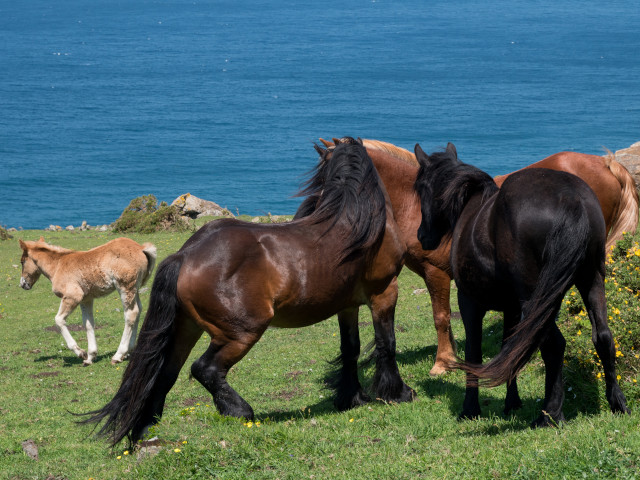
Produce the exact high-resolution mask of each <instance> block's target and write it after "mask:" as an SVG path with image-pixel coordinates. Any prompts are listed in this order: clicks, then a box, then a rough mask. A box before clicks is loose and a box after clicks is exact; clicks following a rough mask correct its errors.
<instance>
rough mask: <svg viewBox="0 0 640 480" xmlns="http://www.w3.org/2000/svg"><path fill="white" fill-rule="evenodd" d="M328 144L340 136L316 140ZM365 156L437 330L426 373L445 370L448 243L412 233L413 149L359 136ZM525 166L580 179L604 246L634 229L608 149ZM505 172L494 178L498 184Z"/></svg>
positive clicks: (450, 343)
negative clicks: (589, 193)
mask: <svg viewBox="0 0 640 480" xmlns="http://www.w3.org/2000/svg"><path fill="white" fill-rule="evenodd" d="M320 141H321V142H322V143H323V144H324V145H325V146H326V147H327V148H329V149H331V148H334V147H335V145H336V143H338V144H339V143H340V141H341V140H340V139H336V138H334V139H333V141H327V140H324V139H322V138H321V139H320ZM363 144H364V146H365V147H366V148H367V152H368V153H369V156H370V157H371V159H372V160H373V163H374V165H375V167H376V169H377V170H378V174H379V175H380V178H381V179H382V182H383V183H384V185H385V188H386V190H387V193H388V194H389V198H390V200H391V204H392V206H393V213H394V216H395V219H396V222H397V224H398V226H399V228H400V231H401V233H402V238H403V240H404V242H405V244H406V246H407V257H406V260H405V262H406V266H407V267H408V268H409V269H410V270H411V271H413V272H415V273H417V274H418V275H420V277H422V279H423V280H424V281H425V284H426V286H427V289H428V291H429V295H430V297H431V306H432V309H433V320H434V324H435V329H436V332H437V353H436V359H435V363H434V366H433V368H432V369H431V372H430V373H431V374H432V375H439V374H442V373H444V372H446V371H448V370H449V367H448V365H449V363H451V362H455V360H456V356H455V352H456V345H455V341H454V338H453V333H452V330H451V321H450V319H451V311H450V295H451V278H452V277H451V266H450V264H449V256H450V249H451V244H450V242H449V241H447V240H445V241H443V242H442V243H441V244H440V245H438V247H437V248H435V249H434V250H425V249H423V248H422V246H421V245H420V242H419V241H418V237H417V231H418V227H419V226H420V220H421V215H420V202H419V199H418V197H417V195H416V193H415V191H414V189H413V184H414V183H415V180H416V175H417V173H418V162H417V160H416V157H415V155H414V153H413V152H410V151H409V150H406V149H404V148H401V147H398V146H396V145H393V144H391V143H387V142H383V141H379V140H367V139H365V140H363ZM529 168H549V169H551V170H559V171H565V172H568V173H571V174H573V175H576V176H578V177H580V178H581V179H582V180H583V181H585V182H586V183H587V184H588V185H589V186H590V187H591V188H592V189H593V190H594V192H595V193H596V196H597V197H598V201H599V203H600V207H601V209H602V213H603V215H604V218H605V224H606V230H607V232H608V238H607V249H609V248H610V247H611V246H612V245H614V244H615V242H616V241H617V240H619V239H620V238H622V234H623V232H625V231H626V232H633V231H635V229H636V227H637V224H638V193H637V190H636V185H635V182H634V180H633V177H631V175H630V174H629V172H628V171H627V170H626V169H625V168H624V167H623V166H622V165H620V164H619V163H618V162H617V161H616V160H615V159H614V158H613V155H612V154H609V155H607V156H604V157H599V156H597V155H588V154H584V153H576V152H561V153H557V154H555V155H551V156H549V157H547V158H545V159H543V160H540V161H539V162H536V163H534V164H532V165H529V166H528V167H525V169H529ZM509 175H511V174H508V175H501V176H499V177H495V179H494V180H495V181H496V183H497V184H498V185H501V184H502V182H504V180H505V179H506V178H507V177H508V176H509Z"/></svg>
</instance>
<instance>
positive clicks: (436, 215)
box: [414, 143, 458, 250]
mask: <svg viewBox="0 0 640 480" xmlns="http://www.w3.org/2000/svg"><path fill="white" fill-rule="evenodd" d="M414 151H415V155H416V159H417V160H418V163H419V165H420V168H419V170H418V175H417V177H416V182H415V185H414V188H415V190H416V192H417V193H418V197H419V198H420V210H421V212H422V221H421V222H420V228H419V229H418V240H420V244H421V245H422V248H424V249H425V250H435V249H436V248H438V245H440V242H441V241H442V238H443V237H445V236H447V235H450V234H451V226H450V225H449V222H448V221H447V216H446V215H445V214H444V213H445V212H444V211H443V208H442V198H441V196H440V195H439V194H438V192H437V190H438V186H439V185H438V183H437V182H438V179H437V178H436V175H435V172H434V170H436V168H437V166H438V165H440V164H441V163H444V162H457V161H458V154H457V152H456V147H455V146H454V145H453V144H452V143H449V144H448V145H447V149H446V150H445V153H446V154H447V155H446V156H436V155H433V156H431V157H429V155H427V154H426V153H425V152H424V150H422V148H421V147H420V145H419V144H416V146H415V149H414Z"/></svg>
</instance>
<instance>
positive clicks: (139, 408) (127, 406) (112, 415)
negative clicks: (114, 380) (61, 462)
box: [80, 253, 183, 446]
mask: <svg viewBox="0 0 640 480" xmlns="http://www.w3.org/2000/svg"><path fill="white" fill-rule="evenodd" d="M182 261H183V256H182V255H181V254H179V253H178V254H174V255H171V256H170V257H168V258H167V259H165V260H164V261H163V262H162V263H161V264H160V266H159V267H158V272H157V273H156V277H155V279H154V281H153V287H152V289H151V298H150V300H149V307H148V309H147V314H146V316H145V319H144V323H143V324H142V328H141V329H140V333H139V335H138V343H137V344H136V347H135V349H134V350H133V352H132V354H131V358H130V360H129V364H128V365H127V368H126V370H125V372H124V375H123V377H122V382H121V384H120V388H119V389H118V392H117V393H116V394H115V396H114V397H113V399H112V400H111V401H110V402H109V403H107V404H106V405H105V406H104V407H102V408H101V409H99V410H95V411H92V412H87V413H86V414H84V415H91V416H90V417H89V418H87V419H85V420H82V421H81V422H80V423H95V424H97V423H100V422H101V421H102V420H106V421H105V423H104V425H103V426H102V428H101V429H100V431H99V432H98V434H99V435H105V436H109V437H110V439H111V444H112V446H114V445H116V444H117V443H118V442H120V440H122V439H123V438H124V437H128V438H129V441H130V442H134V441H136V440H138V439H139V438H140V437H141V436H142V435H143V434H144V429H145V428H146V427H148V426H149V425H151V424H152V423H153V422H154V417H155V416H156V414H157V412H156V410H157V406H156V405H154V402H156V398H154V393H155V392H154V389H155V387H156V384H157V383H160V382H162V381H165V380H163V379H162V378H161V377H162V373H161V372H162V367H163V365H164V363H165V360H166V358H167V357H168V355H169V354H170V353H171V350H172V347H173V342H172V339H173V336H174V335H173V334H174V331H175V318H176V313H177V309H178V307H179V300H178V297H177V283H178V275H179V273H180V267H181V266H182ZM161 401H162V403H163V404H164V396H163V397H162V399H161ZM159 408H160V413H161V412H162V405H160V407H159Z"/></svg>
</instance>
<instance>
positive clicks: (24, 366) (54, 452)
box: [0, 231, 640, 479]
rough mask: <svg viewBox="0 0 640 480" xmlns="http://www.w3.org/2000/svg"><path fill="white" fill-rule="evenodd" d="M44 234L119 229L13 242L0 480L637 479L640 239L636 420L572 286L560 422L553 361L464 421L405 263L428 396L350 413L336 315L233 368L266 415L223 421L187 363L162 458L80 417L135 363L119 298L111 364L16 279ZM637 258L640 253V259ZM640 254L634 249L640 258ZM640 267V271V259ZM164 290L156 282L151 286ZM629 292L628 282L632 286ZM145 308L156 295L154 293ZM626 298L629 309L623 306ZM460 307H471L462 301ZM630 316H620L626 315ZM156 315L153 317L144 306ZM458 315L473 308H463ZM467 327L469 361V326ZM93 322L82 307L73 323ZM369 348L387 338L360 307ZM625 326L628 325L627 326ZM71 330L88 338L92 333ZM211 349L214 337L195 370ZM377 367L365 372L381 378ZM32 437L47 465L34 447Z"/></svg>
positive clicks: (405, 355) (612, 302) (76, 244)
mask: <svg viewBox="0 0 640 480" xmlns="http://www.w3.org/2000/svg"><path fill="white" fill-rule="evenodd" d="M40 235H44V236H45V239H46V240H47V241H48V242H50V243H53V244H58V245H63V246H65V247H68V248H74V249H88V248H91V247H94V246H97V245H99V244H102V243H105V242H106V241H108V240H110V239H112V238H114V236H115V235H114V234H112V233H109V232H95V231H87V232H77V231H76V232H55V233H52V232H41V231H25V232H19V233H17V234H14V238H13V239H10V240H4V241H0V327H1V329H0V478H8V479H88V478H94V479H128V478H131V479H134V478H135V479H139V478H158V479H191V478H193V479H196V478H203V479H204V478H214V477H220V478H227V479H235V478H237V479H240V478H247V477H248V476H251V478H265V479H276V478H279V479H299V478H322V479H324V478H349V479H353V478H363V479H365V478H366V479H371V478H394V479H399V478H411V479H415V478H579V477H584V478H614V477H615V478H636V477H638V475H639V474H638V467H639V466H640V417H639V416H638V409H639V408H640V401H639V400H640V393H639V390H638V386H637V380H638V366H639V365H640V363H639V362H638V360H637V353H638V347H639V346H638V344H637V341H638V338H640V337H639V335H638V331H639V330H640V327H639V326H638V311H639V309H638V301H637V293H638V289H637V287H634V286H633V283H632V282H633V281H636V282H638V278H639V272H638V271H637V270H638V269H636V265H635V263H633V262H635V261H636V260H640V249H638V246H637V239H636V238H633V237H629V238H628V239H627V240H625V241H626V242H627V243H625V244H624V245H623V246H622V247H621V248H620V250H619V251H616V252H614V254H615V255H614V257H615V258H613V259H612V261H611V263H610V266H609V268H610V277H609V280H608V289H609V290H608V294H609V295H610V299H609V312H610V315H611V321H612V328H614V332H615V333H616V339H617V351H618V352H619V353H618V356H619V363H620V367H621V368H620V373H621V379H620V382H621V386H622V389H623V391H624V392H625V394H626V395H627V399H628V400H629V406H630V408H631V409H632V411H633V413H632V415H630V416H614V415H612V414H611V413H610V412H609V410H608V405H607V402H606V400H605V398H604V382H603V381H602V380H601V379H600V378H599V377H598V373H600V372H599V367H598V361H597V356H594V355H593V353H592V352H590V351H589V350H591V351H593V350H594V349H593V345H592V344H591V342H590V327H589V324H588V320H585V319H584V315H581V306H580V303H579V302H578V301H576V300H575V297H576V296H575V295H573V296H572V295H571V293H570V294H569V295H568V296H567V299H566V302H565V305H564V308H563V311H562V313H561V323H562V328H563V331H564V332H565V335H566V337H567V340H568V352H567V357H566V368H565V384H566V387H565V388H566V402H565V415H566V416H567V418H568V420H569V421H568V423H566V424H565V425H563V426H561V428H558V429H541V430H531V429H530V428H529V423H530V422H531V420H533V419H534V418H535V417H537V415H538V414H539V409H540V406H541V403H542V400H541V399H542V397H543V394H544V392H543V390H544V377H543V373H544V372H543V367H542V361H541V359H540V357H539V355H536V357H535V358H534V359H533V361H532V362H531V363H530V364H529V365H528V366H527V367H526V369H525V370H524V372H523V373H522V375H521V376H520V382H519V385H520V391H521V395H522V398H523V401H524V407H523V408H522V409H521V410H519V411H517V412H516V413H515V414H514V415H512V416H509V417H503V415H502V413H501V412H502V406H503V401H504V393H505V388H504V386H502V387H498V388H495V389H491V390H487V389H484V390H481V404H482V408H483V417H482V418H481V419H480V420H477V421H462V422H460V421H458V420H457V414H458V412H459V411H460V410H461V405H462V398H463V394H464V376H463V374H462V373H460V372H454V373H450V374H447V375H446V376H445V377H442V378H432V377H430V376H429V374H428V372H429V369H430V368H431V366H432V364H433V361H434V356H435V331H434V328H433V320H432V317H431V309H430V304H429V298H428V295H426V294H425V293H424V292H421V291H417V292H416V290H418V289H423V288H424V284H423V283H422V281H421V279H420V278H419V277H417V276H416V275H414V274H412V273H411V272H409V271H407V270H405V271H403V273H402V275H401V278H400V288H401V292H400V299H399V303H398V309H397V312H396V322H397V345H398V361H399V367H400V372H401V374H402V376H403V378H404V379H405V381H406V382H407V383H408V384H409V385H410V386H412V387H413V388H414V389H415V390H416V392H417V394H418V399H417V400H416V401H415V402H413V403H411V404H402V405H388V404H383V403H378V402H374V403H371V404H370V405H369V406H365V407H361V408H358V409H355V410H352V411H349V412H344V413H340V412H336V411H335V409H334V408H333V404H332V399H331V393H330V392H329V391H328V390H326V388H325V386H324V380H325V376H326V374H327V372H328V370H329V367H328V365H327V361H328V360H330V359H332V358H334V357H335V355H336V354H337V353H338V348H339V337H338V325H337V321H336V320H335V318H333V319H329V320H327V321H325V322H322V323H320V324H317V325H315V326H312V327H308V328H305V329H299V330H275V329H274V330H269V331H267V332H266V334H265V335H264V337H263V338H262V340H261V341H260V342H258V344H257V345H256V346H255V347H254V348H253V350H251V352H250V353H249V354H248V356H247V357H246V358H245V359H243V360H242V361H241V362H240V363H239V364H238V365H237V366H235V367H234V368H233V369H232V371H231V372H230V374H229V382H230V384H231V385H232V386H233V387H234V388H235V389H236V390H238V392H239V393H240V394H241V395H242V396H243V397H244V398H245V399H246V400H247V401H248V402H249V403H251V405H252V406H253V408H254V410H255V412H256V416H257V419H258V420H259V423H258V422H256V423H252V424H247V423H245V422H243V421H240V420H236V419H230V418H224V417H221V416H220V415H218V414H217V413H216V411H215V408H214V407H213V406H212V404H211V403H210V401H211V399H210V396H209V395H208V392H207V391H206V390H205V389H204V388H203V387H202V386H201V385H200V384H199V383H198V382H196V381H194V380H190V379H189V376H188V372H189V369H188V368H185V369H184V370H183V371H182V372H181V375H180V377H179V379H178V381H177V383H176V385H175V387H174V388H173V390H172V391H171V392H170V393H169V395H168V397H167V404H166V407H165V412H164V417H163V419H162V422H161V423H160V424H159V425H158V426H157V427H156V428H155V433H156V434H157V435H158V436H159V437H160V438H162V439H163V440H165V441H166V442H167V443H166V445H165V446H164V448H163V449H162V450H161V451H160V453H158V454H157V455H146V456H141V455H140V454H139V452H137V451H133V452H129V451H125V450H124V446H120V447H116V449H114V450H110V449H109V447H108V445H107V443H106V442H105V441H104V440H103V439H96V438H95V437H94V436H92V432H91V429H90V428H87V427H81V426H77V425H76V424H75V423H74V417H73V416H72V415H71V414H70V413H69V412H86V411H88V410H93V409H96V408H99V407H101V406H102V405H104V404H105V403H106V402H107V401H109V400H110V399H111V398H112V396H113V394H114V393H115V391H116V389H117V387H118V385H119V382H120V379H121V375H122V372H123V367H122V366H112V365H111V364H110V357H111V356H112V355H113V353H114V352H115V350H116V348H117V345H118V342H119V339H120V336H121V334H122V326H123V316H122V307H121V304H120V301H119V299H118V297H117V296H116V295H113V294H112V295H111V296H109V297H106V298H103V299H99V300H97V301H96V302H95V307H96V312H95V317H96V325H97V331H96V336H97V340H98V348H99V353H98V359H97V361H96V363H95V364H94V365H92V366H90V367H86V368H83V367H82V362H81V360H80V359H78V358H75V356H74V355H73V354H72V352H71V351H69V350H68V349H67V348H66V346H65V345H64V343H63V340H62V337H61V335H60V334H59V333H58V332H57V331H56V330H55V328H54V327H53V326H54V315H55V313H56V311H57V308H58V299H57V298H56V297H55V296H54V295H53V294H52V293H51V284H50V283H49V281H48V280H47V279H46V278H44V277H42V278H41V279H40V280H39V282H38V283H37V284H36V286H35V287H34V288H33V289H32V290H31V291H24V290H22V289H20V288H19V287H18V283H19V278H20V268H19V262H20V253H21V252H20V249H19V247H18V242H17V239H18V238H23V239H37V238H38V237H39V236H40ZM189 235H190V233H180V234H175V233H155V234H148V235H142V234H134V235H129V236H130V237H132V238H134V239H135V240H137V241H139V242H143V241H151V242H153V243H155V245H156V246H157V247H158V256H159V260H161V259H162V258H164V257H166V256H167V255H169V254H170V253H172V252H174V251H176V250H177V249H178V248H179V247H180V246H181V245H182V243H183V242H184V241H185V240H186V239H187V238H188V237H189ZM636 251H637V252H638V254H636V253H635V252H636ZM629 252H631V254H630V255H628V254H629ZM639 268H640V266H639ZM149 285H150V284H149ZM618 289H620V290H618ZM142 300H143V305H144V308H145V309H146V305H147V302H148V300H149V290H148V288H147V289H145V290H144V291H143V293H142ZM625 302H626V303H625ZM452 308H453V310H454V311H456V310H457V308H456V306H455V300H453V305H452ZM616 312H617V313H616ZM143 314H144V311H143ZM458 318H459V317H458ZM458 318H454V320H453V329H454V332H455V335H456V339H457V341H458V345H459V350H460V353H461V354H464V351H463V347H464V331H463V328H462V324H461V321H460V320H459V319H458ZM499 319H500V317H499V316H498V315H496V314H493V315H491V316H490V317H489V318H488V319H487V321H486V323H485V329H484V333H485V344H484V349H485V355H486V358H489V357H490V356H491V355H494V354H495V353H496V352H497V349H498V348H499V341H500V338H501V324H500V321H499ZM80 322H81V317H80V312H79V311H78V312H74V314H73V315H72V317H71V318H70V323H75V324H78V323H80ZM361 324H362V329H361V337H362V343H363V345H366V344H367V343H368V342H369V341H370V340H371V339H372V338H373V328H372V326H371V319H370V316H369V313H368V311H367V310H366V309H363V310H362V311H361ZM625 332H626V333H625ZM72 334H73V335H74V336H75V338H76V340H78V342H79V344H80V346H81V347H83V348H84V347H86V336H85V334H84V332H83V331H74V332H72ZM207 343H208V339H207V338H205V337H204V336H203V338H202V339H201V340H200V342H199V343H198V345H197V346H196V348H195V349H194V350H193V352H192V357H191V358H190V361H188V362H187V365H190V363H191V362H192V361H194V360H195V359H196V358H197V357H198V356H199V355H201V354H202V353H203V352H204V350H205V348H206V346H207ZM372 375H373V371H372V369H371V368H367V369H365V370H364V371H363V373H362V376H363V383H364V384H365V385H369V383H370V381H371V378H372ZM27 440H31V441H32V444H34V445H35V446H36V447H37V450H38V459H37V460H36V459H32V458H31V457H30V456H29V455H27V454H26V453H25V451H24V449H23V445H22V443H23V442H24V441H27Z"/></svg>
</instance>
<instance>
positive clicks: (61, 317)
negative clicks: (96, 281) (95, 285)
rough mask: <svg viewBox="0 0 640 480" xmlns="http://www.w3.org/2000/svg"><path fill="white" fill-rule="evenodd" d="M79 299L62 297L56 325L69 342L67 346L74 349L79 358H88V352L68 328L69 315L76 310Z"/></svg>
mask: <svg viewBox="0 0 640 480" xmlns="http://www.w3.org/2000/svg"><path fill="white" fill-rule="evenodd" d="M78 303H79V302H77V301H75V300H73V299H72V298H70V297H62V300H61V301H60V308H59V309H58V313H57V315H56V325H57V326H58V328H59V329H60V333H61V334H62V338H64V341H65V342H66V343H67V347H68V348H69V350H72V351H73V353H75V354H76V355H77V356H78V357H79V358H82V359H83V360H86V359H87V352H85V351H84V350H83V349H81V348H80V347H79V346H78V344H77V343H76V341H75V340H74V339H73V337H72V336H71V333H69V329H68V328H67V317H68V316H69V315H71V312H73V310H75V308H76V307H77V306H78Z"/></svg>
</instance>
